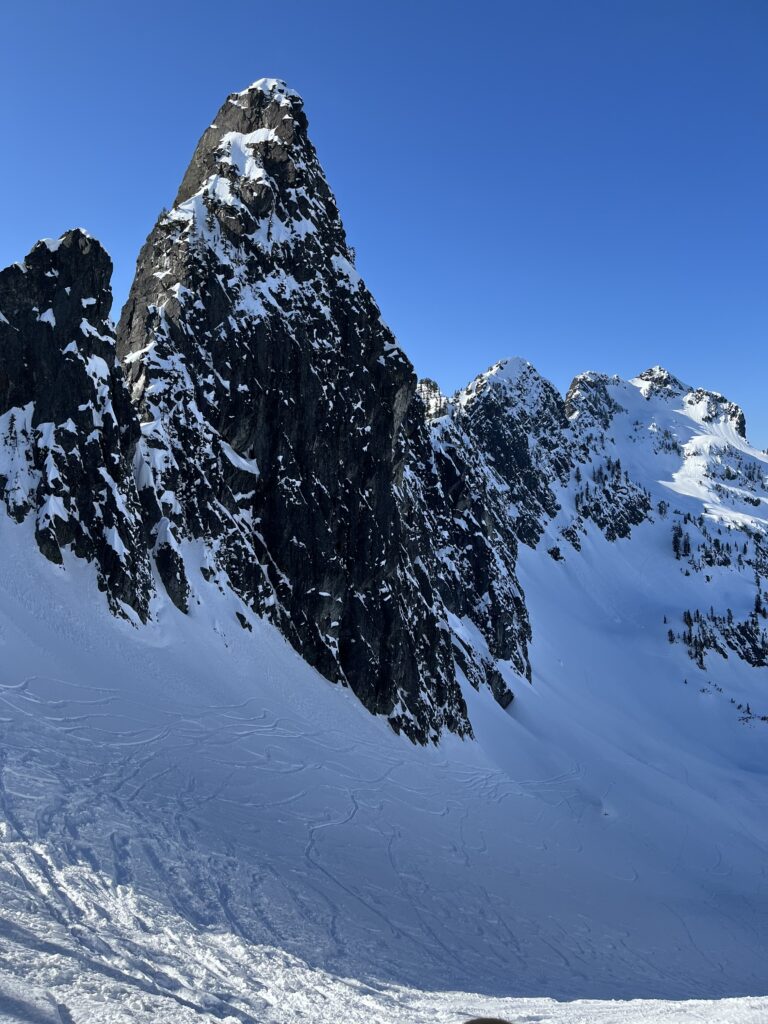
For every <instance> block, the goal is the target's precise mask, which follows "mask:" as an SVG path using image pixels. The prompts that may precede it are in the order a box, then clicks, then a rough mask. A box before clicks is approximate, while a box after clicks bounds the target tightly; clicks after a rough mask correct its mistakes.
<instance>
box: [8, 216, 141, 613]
mask: <svg viewBox="0 0 768 1024" xmlns="http://www.w3.org/2000/svg"><path fill="white" fill-rule="evenodd" d="M111 273H112V263H111V261H110V259H109V257H108V256H107V254H106V252H105V251H104V249H103V248H102V247H101V246H100V245H99V243H98V242H97V241H95V240H94V239H92V238H90V237H89V236H88V235H87V234H85V233H84V232H83V231H79V230H75V231H69V232H67V234H65V235H63V236H62V237H61V238H60V239H57V240H56V241H53V240H47V241H43V242H38V243H37V245H36V246H35V247H34V248H33V249H32V251H31V252H30V254H29V255H28V256H27V258H26V259H25V260H24V262H23V263H15V264H13V266H10V267H8V268H7V269H5V270H3V271H0V498H2V500H3V501H4V502H5V505H6V508H7V510H8V512H9V513H10V515H11V516H13V518H14V519H16V520H17V521H19V522H20V521H22V520H23V519H25V518H26V517H27V516H28V515H30V514H33V515H34V521H35V536H36V538H37V542H38V545H39V547H40V549H41V551H42V552H43V554H45V555H46V556H47V557H48V558H49V559H51V560H52V561H54V562H61V561H62V551H63V549H71V550H72V551H73V552H74V553H75V554H76V555H79V556H81V557H83V558H86V559H88V561H92V562H95V563H96V566H97V570H98V580H99V585H100V586H101V587H102V588H103V589H104V590H106V592H107V595H108V599H109V602H110V606H111V607H112V608H113V610H114V611H116V612H119V613H121V614H130V612H129V611H128V609H132V610H133V612H135V613H136V614H137V615H138V616H139V618H141V619H146V617H147V614H148V608H149V599H150V593H151V589H152V588H151V572H150V564H149V559H148V557H147V552H146V547H145V544H144V538H143V534H142V523H141V515H140V508H139V501H138V496H137V492H136V487H135V484H134V479H133V472H132V461H133V453H134V449H135V446H136V443H137V441H138V437H139V426H138V420H137V419H136V414H135V412H134V410H133V407H132V405H131V402H130V400H129V397H128V392H127V391H126V388H125V384H124V381H123V374H122V370H121V368H120V365H119V364H118V363H117V362H116V359H115V338H114V332H113V329H112V326H111V324H110V323H109V310H110V307H111V304H112V294H111V291H110V287H109V281H110V275H111Z"/></svg>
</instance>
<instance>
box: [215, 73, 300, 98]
mask: <svg viewBox="0 0 768 1024" xmlns="http://www.w3.org/2000/svg"><path fill="white" fill-rule="evenodd" d="M253 92H260V93H263V94H264V95H265V96H284V97H285V99H286V101H288V100H300V101H301V96H299V94H298V93H297V92H296V91H295V89H290V88H289V87H288V85H287V84H286V83H285V82H284V81H283V79H282V78H257V79H256V81H255V82H252V83H251V84H250V85H249V86H248V87H247V88H246V89H243V90H241V91H240V92H238V93H233V94H232V95H233V96H244V97H248V96H249V94H250V93H253ZM231 100H232V97H230V101H231Z"/></svg>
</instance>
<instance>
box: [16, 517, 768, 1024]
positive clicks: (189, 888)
mask: <svg viewBox="0 0 768 1024" xmlns="http://www.w3.org/2000/svg"><path fill="white" fill-rule="evenodd" d="M30 525H31V524H29V523H26V524H22V525H21V526H19V525H16V524H14V523H13V522H12V521H11V520H10V519H9V518H8V517H6V516H2V517H0V550H1V551H2V558H0V574H1V577H2V578H1V579H0V591H1V595H0V605H1V609H2V611H1V613H0V649H1V650H2V688H1V690H0V700H1V704H0V726H1V727H2V751H3V770H2V789H1V790H0V809H1V811H2V819H3V824H2V829H3V837H2V838H3V841H2V846H1V847H0V855H1V856H2V868H1V869H0V951H1V955H2V963H3V967H2V976H1V978H0V991H2V993H3V995H2V999H3V1002H2V1003H0V1006H2V1013H3V1016H2V1019H3V1020H13V1021H40V1022H42V1021H57V1022H58V1021H63V1022H72V1021H74V1022H78V1024H79V1022H85V1021H94V1020H98V1021H104V1022H107V1021H109V1022H111V1021H120V1022H124V1021H125V1022H128V1021H142V1022H143V1021H147V1022H149V1021H153V1022H165V1021H174V1022H177V1021H178V1022H183V1021H192V1020H195V1021H198V1020H211V1021H213V1020H225V1021H240V1022H251V1021H265V1022H266V1021H269V1022H278V1021H279V1022H283V1021H286V1022H287V1021H300V1020H307V1021H318V1022H325V1021H328V1022H331V1021H341V1020H345V1021H358V1020H359V1021H370V1020H373V1021H381V1022H388V1021H413V1022H416V1021H425V1022H426V1021H441V1022H448V1021H459V1020H462V1019H465V1018H467V1017H468V1016H470V1015H472V1014H478V1013H481V1012H482V1013H485V1014H493V1015H501V1016H504V1017H507V1018H508V1019H510V1020H513V1021H517V1022H522V1021H525V1022H533V1021H537V1022H538V1021H542V1022H543V1021H553V1022H556V1021H562V1022H568V1024H572V1022H573V1024H575V1022H581V1021H584V1022H586V1021H594V1022H601V1021H605V1022H606V1024H607V1022H608V1021H612V1022H616V1021H622V1022H623V1021H628V1022H633V1021H665V1022H666V1021H670V1022H671V1021H681V1022H683V1021H685V1022H688V1021H718V1022H726V1021H729V1022H730V1021H733V1022H736V1021H739V1022H742V1021H743V1022H753V1021H754V1022H757V1021H764V1020H768V999H757V998H742V999H736V1000H733V999H727V1000H723V1001H722V1002H712V1003H706V1002H684V1003H678V1002H668V1001H664V1002H655V1001H651V1002H648V1001H641V1002H621V1003H611V1002H598V1003H592V1002H583V1001H576V1002H555V1001H554V1000H553V999H551V998H548V999H542V998H531V999H526V998H519V997H522V996H528V997H535V996H541V995H542V994H544V993H546V994H547V995H549V996H554V997H556V998H558V999H562V1000H568V999H580V998H583V997H595V998H597V997H603V998H614V999H619V998H621V999H632V998H634V997H640V996H658V997H662V998H663V999H665V1000H674V999H680V998H690V997H691V996H693V995H694V994H695V995H697V996H702V997H704V996H706V997H721V996H725V995H746V994H748V993H753V994H759V993H760V992H762V991H765V989H766V987H767V986H766V934H767V927H766V906H767V904H766V865H767V864H768V860H767V859H766V849H767V846H768V836H767V835H766V832H767V831H768V829H767V828H766V823H767V822H768V815H767V814H766V803H767V802H768V790H766V785H765V782H766V780H765V764H766V761H765V742H766V736H765V729H764V727H761V723H759V724H758V725H757V726H749V725H747V726H745V725H744V724H743V723H741V722H739V720H738V718H737V717H736V716H735V715H732V714H727V713H725V714H724V713H722V712H723V710H724V709H723V708H722V707H720V706H719V705H720V704H722V703H723V699H722V698H718V697H717V696H712V695H711V694H701V693H699V692H697V690H696V688H695V687H694V686H692V685H688V686H686V685H685V684H684V683H683V677H684V676H685V675H686V674H687V675H688V676H693V670H692V667H691V662H690V659H688V658H687V656H686V655H685V653H684V651H683V650H682V649H680V650H679V651H678V652H677V653H679V676H680V678H679V679H674V678H673V679H670V678H669V673H668V671H667V662H666V661H664V662H661V661H660V660H659V642H658V636H657V634H658V633H659V626H658V622H657V621H656V619H657V618H660V617H661V613H662V609H663V608H666V607H669V608H670V609H671V608H672V607H674V606H675V603H676V602H677V601H678V597H677V595H676V594H675V592H674V590H673V589H670V588H669V587H668V586H667V585H666V584H665V588H664V589H661V588H660V587H659V586H658V578H659V574H661V572H662V566H663V565H664V564H667V562H668V557H669V556H668V552H666V551H663V550H661V539H659V548H660V550H659V552H658V554H657V555H655V554H654V550H653V545H652V544H649V545H644V546H641V545H636V544H623V545H621V544H615V543H614V544H609V543H608V542H607V541H605V540H604V539H602V538H600V537H598V538H595V539H593V540H592V541H590V543H589V544H588V545H586V546H585V548H584V549H583V551H582V553H581V554H580V555H579V557H578V558H575V557H574V558H566V560H565V561H564V562H556V561H554V560H552V559H549V558H541V556H540V555H536V554H535V553H533V552H530V551H525V550H524V549H522V550H521V573H522V577H521V578H522V579H523V582H524V586H525V589H526V596H527V600H528V602H529V608H530V611H531V615H532V620H533V627H534V637H535V641H534V651H533V664H534V666H535V673H534V680H533V685H532V686H530V687H527V688H526V689H523V690H521V689H520V688H519V686H518V688H517V690H518V692H517V699H516V701H515V702H514V704H513V705H512V708H511V709H510V710H509V711H503V710H502V709H501V708H500V707H499V706H498V705H497V704H496V703H495V702H494V701H493V699H492V698H491V696H490V694H489V693H487V692H486V693H481V694H478V693H476V692H475V691H474V690H472V689H471V688H469V687H467V688H466V696H467V699H468V702H469V705H470V715H471V718H472V721H473V723H474V727H475V731H476V734H477V742H462V741H460V740H458V739H456V738H454V737H451V736H447V737H446V738H445V739H444V740H443V742H442V744H441V746H440V747H438V748H434V747H429V748H426V749H422V748H417V747H414V746H412V745H411V744H410V743H409V742H408V741H407V740H405V739H403V738H399V737H397V736H395V735H394V734H393V733H392V731H391V730H390V728H389V727H388V725H387V724H386V722H385V721H384V720H382V719H377V718H374V717H372V716H371V715H370V714H369V713H368V712H367V711H366V710H365V709H364V708H363V707H362V706H361V705H360V704H359V702H358V701H357V700H356V699H355V698H354V697H353V696H352V694H351V693H350V692H349V691H347V690H344V689H342V688H341V687H338V686H332V685H331V684H329V683H327V682H326V681H325V680H323V679H322V678H321V677H320V676H318V675H317V673H315V672H314V671H313V670H311V669H309V668H308V667H307V666H306V665H305V664H304V663H303V662H302V661H301V660H300V659H299V657H298V656H297V655H296V654H295V653H294V652H293V651H292V650H291V649H290V648H289V647H288V645H287V644H286V643H285V642H284V641H283V639H282V638H281V637H280V636H279V634H278V633H277V632H276V631H275V630H274V629H273V628H272V627H270V626H267V625H266V624H265V623H263V622H261V621H260V620H258V619H253V621H252V623H251V625H252V632H248V631H244V630H243V629H242V628H241V626H240V625H239V623H238V621H237V619H236V618H235V615H234V612H235V610H236V609H237V610H239V609H241V608H242V605H241V604H240V603H239V602H236V599H235V598H234V597H231V596H227V595H223V594H219V595H218V596H217V597H216V599H215V600H214V599H213V598H210V599H209V600H208V601H207V602H206V604H205V605H204V606H203V605H200V606H198V607H196V608H194V610H193V612H192V614H191V615H190V616H189V617H185V616H183V615H181V614H180V613H179V612H178V611H177V610H176V609H174V608H173V606H172V605H170V603H165V604H158V605H157V607H156V608H155V609H154V621H153V622H152V623H151V624H150V625H149V626H148V627H144V628H141V629H136V628H134V627H133V626H131V625H130V624H128V623H126V622H122V621H119V620H117V619H115V618H114V617H112V616H111V615H110V614H109V612H108V611H107V608H106V605H105V602H104V601H103V598H102V596H101V595H100V594H99V593H98V591H97V590H96V588H95V587H94V586H93V579H92V578H91V570H90V567H89V566H87V565H85V564H83V563H81V562H79V561H78V560H76V559H74V558H73V559H70V560H69V561H68V562H67V563H66V567H65V568H64V569H61V568H59V567H56V566H54V565H52V564H49V563H48V562H47V561H45V560H44V559H42V558H40V557H39V555H38V554H37V552H36V548H35V546H34V540H33V537H32V533H31V529H30V528H29V527H30ZM649 529H650V530H651V531H652V530H653V527H651V528H649ZM608 554H610V558H611V560H610V561H608V558H607V555H608ZM191 561H192V558H191V557H190V558H189V559H188V562H191ZM667 576H668V573H667ZM681 579H682V580H683V583H684V582H685V577H681ZM638 580H640V581H642V582H641V583H640V586H639V590H638ZM630 584H632V585H630ZM198 585H199V587H200V589H201V590H202V589H203V586H204V584H203V581H202V580H199V581H198ZM682 585H683V584H681V586H682ZM558 608H560V609H562V612H561V613H560V614H555V613H554V612H553V609H558ZM566 608H567V609H568V610H569V616H570V617H569V616H566V614H565V609H566ZM596 637H599V641H600V649H601V655H600V662H599V664H600V667H601V668H600V671H599V672H598V671H596V670H595V669H594V668H593V669H592V670H589V669H588V668H587V667H586V666H587V665H590V664H592V665H594V645H595V642H596ZM638 637H639V641H638ZM629 639H631V640H632V657H631V658H628V657H627V643H628V640H629ZM662 639H663V631H662ZM663 650H664V654H665V657H668V652H667V651H666V648H664V649H663ZM657 667H658V668H659V671H658V672H656V671H654V670H655V668H657ZM662 668H663V669H664V670H663V671H662ZM735 668H736V665H735V663H734V665H729V672H730V671H731V670H732V669H735ZM743 671H744V673H749V672H754V670H752V669H749V668H748V667H746V666H744V669H743ZM735 680H736V682H735V685H738V672H737V673H736V676H735ZM745 685H746V684H745ZM471 992H476V993H478V995H470V994H467V993H471ZM510 994H514V996H515V997H518V998H498V997H503V996H508V995H510ZM494 997H496V998H494Z"/></svg>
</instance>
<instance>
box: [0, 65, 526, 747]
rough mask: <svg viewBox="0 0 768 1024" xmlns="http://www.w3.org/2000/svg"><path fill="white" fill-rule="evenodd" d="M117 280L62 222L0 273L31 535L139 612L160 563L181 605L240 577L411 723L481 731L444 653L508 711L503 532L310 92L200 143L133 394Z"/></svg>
mask: <svg viewBox="0 0 768 1024" xmlns="http://www.w3.org/2000/svg"><path fill="white" fill-rule="evenodd" d="M108 278H109V264H108V259H107V257H106V256H105V254H104V253H103V250H101V249H100V247H99V246H98V244H97V243H95V242H93V241H91V240H87V239H86V238H85V236H84V235H80V234H77V233H75V234H73V235H72V236H71V237H70V236H65V238H64V239H63V240H61V242H60V243H48V244H42V245H38V246H37V247H36V248H35V250H33V253H32V254H31V255H30V257H29V258H28V260H27V261H26V264H25V265H24V267H23V268H21V269H19V268H10V269H9V270H8V271H6V272H5V277H4V279H3V280H4V282H7V283H5V284H4V288H5V293H10V294H11V298H6V299H4V300H3V301H2V302H0V309H3V311H4V313H5V315H6V316H7V318H8V321H9V323H7V324H6V323H3V325H2V327H3V341H4V344H3V349H2V355H1V356H0V382H2V388H1V389H0V398H2V402H3V406H2V411H3V412H5V413H6V419H4V420H3V423H4V429H3V438H4V441H3V443H4V445H5V450H6V451H7V453H8V454H7V455H6V456H5V457H4V463H3V466H4V467H7V468H8V471H7V472H6V468H3V470H2V476H0V484H2V487H3V492H4V495H5V497H6V502H7V504H8V507H9V510H11V512H12V514H14V515H15V516H16V517H17V518H23V517H24V516H25V515H26V514H27V513H28V512H30V511H34V512H35V514H36V516H37V536H38V540H39V543H40V547H41V549H42V550H43V552H44V553H45V554H46V555H48V556H49V557H52V558H56V559H60V558H61V549H62V547H70V548H72V550H73V551H74V552H75V554H78V555H83V556H85V557H86V558H89V559H92V560H94V561H95V562H96V563H97V565H98V568H99V578H100V580H101V581H102V585H103V586H105V588H106V589H107V591H108V594H109V598H110V602H111V604H112V607H113V608H114V609H115V610H116V611H121V610H122V611H126V610H127V609H133V610H134V611H135V612H136V613H138V616H139V617H140V618H144V617H146V615H147V614H149V613H150V610H151V604H152V583H151V579H152V577H151V573H150V568H149V566H150V564H152V565H153V566H154V567H155V568H156V570H157V576H158V577H159V580H161V581H162V586H163V588H164V589H165V591H167V594H168V595H169V596H170V598H171V600H172V601H173V602H174V604H175V605H176V606H177V607H178V608H179V609H180V610H181V611H182V612H188V611H189V609H190V607H191V606H192V605H193V603H194V602H195V601H199V600H204V599H205V590H206V587H209V586H217V587H219V588H229V589H231V590H232V591H234V593H235V594H236V595H238V596H239V598H240V599H242V601H243V602H244V604H245V605H246V606H247V607H248V608H249V609H250V610H252V611H253V612H256V613H258V614H261V615H267V616H269V617H270V618H271V619H272V620H273V621H274V622H275V623H276V624H277V625H278V626H279V628H280V629H281V630H282V631H283V633H284V634H285V635H286V637H288V639H289V640H290V641H291V643H293V644H294V646H295V647H296V648H297V649H298V650H299V651H300V652H301V654H302V655H303V656H304V657H305V658H306V659H307V660H308V661H309V662H310V663H311V664H313V665H314V666H316V667H317V668H318V669H319V670H320V672H322V673H323V674H324V675H325V676H327V677H328V678H329V679H332V680H340V681H344V682H346V683H348V684H349V685H350V686H351V687H352V689H353V690H354V691H355V692H356V693H357V694H358V696H359V697H360V699H361V700H362V701H363V702H364V703H365V705H366V706H367V707H368V708H370V710H371V711H373V712H376V713H381V714H384V715H387V716H388V717H389V719H390V721H391V722H392V724H393V726H394V727H395V728H396V729H398V730H403V731H405V732H406V733H407V734H408V735H409V736H410V737H411V738H413V739H415V740H418V741H421V742H424V741H426V740H427V739H430V738H431V739H436V738H437V737H438V736H439V734H440V733H441V731H442V730H444V729H449V730H452V731H455V732H457V733H459V734H469V733H470V732H471V726H470V723H469V720H468V717H467V711H466V705H465V702H464V699H463V697H462V694H461V689H460V685H459V680H458V679H457V666H458V667H459V668H460V669H461V670H462V671H463V672H464V673H465V674H466V676H467V678H468V679H469V681H470V682H471V683H472V684H473V685H474V686H476V687H479V686H482V685H488V686H490V688H491V690H492V692H493V693H494V695H495V696H496V697H497V699H498V700H499V701H500V703H502V705H504V706H506V705H507V704H508V703H509V702H510V701H511V699H512V692H511V690H510V688H509V685H508V683H507V682H506V681H505V677H506V678H509V679H512V680H514V679H515V678H519V677H525V676H526V675H529V671H530V670H529V667H528V660H527V648H526V644H527V639H528V636H529V627H528V622H527V616H526V612H525V607H524V603H523V600H522V595H521V593H520V589H519V587H518V585H517V581H516V579H515V573H514V567H515V557H516V538H515V533H514V530H513V529H512V528H511V524H510V521H509V518H508V517H507V516H506V514H505V512H504V510H503V508H502V507H501V505H500V503H499V500H498V495H497V494H495V493H494V490H493V487H491V486H489V484H488V481H487V479H486V474H485V472H484V470H483V465H482V458H481V456H479V455H478V454H477V453H473V452H472V451H471V450H470V448H469V447H468V446H467V444H466V443H465V438H464V437H463V436H462V435H461V433H460V431H456V432H455V436H452V437H451V438H450V439H449V442H448V443H447V444H446V445H443V446H442V448H441V452H440V457H439V458H438V459H436V457H435V452H434V449H433V444H432V440H431V438H430V432H429V430H428V428H427V425H426V418H425V411H424V406H423V403H422V402H421V400H420V399H419V397H418V396H417V394H416V379H415V376H414V374H413V370H412V367H411V364H410V363H409V361H408V359H407V358H406V357H405V355H404V354H403V353H402V351H401V350H400V348H399V347H398V346H397V344H396V342H395V339H394V338H393V336H392V334H391V333H390V331H389V330H388V328H387V327H386V325H385V324H384V323H383V321H382V319H381V315H380V312H379V309H378V307H377V306H376V304H375V302H374V300H373V298H372V296H371V294H370V292H369V291H368V290H367V288H366V287H365V285H364V284H363V282H362V281H361V279H360V277H359V275H358V274H357V273H356V271H355V268H354V260H353V254H352V253H351V251H350V249H349V247H348V245H347V241H346V237H345V234H344V229H343V226H342V224H341V220H340V218H339V214H338V210H337V207H336V203H335V201H334V198H333V195H332V193H331V191H330V189H329V187H328V184H327V182H326V180H325V177H324V174H323V172H322V169H321V167H320V164H319V162H318V160H317V156H316V153H315V150H314V148H313V146H312V143H311V142H310V141H309V138H308V135H307V119H306V117H305V115H304V112H303V104H302V101H301V99H300V97H299V96H298V95H297V94H296V93H294V92H292V91H291V90H289V89H288V88H286V86H285V85H284V84H283V83H282V82H279V81H275V80H261V81H259V82H257V83H255V84H254V85H253V86H251V87H250V88H249V89H247V90H245V91H244V92H242V93H238V94H233V95H232V96H230V97H229V98H228V99H227V101H226V102H225V104H224V106H223V107H222V108H221V110H220V111H219V112H218V114H217V115H216V118H215V121H214V123H213V124H212V125H211V126H210V127H209V128H208V129H207V130H206V132H205V133H204V135H203V137H202V139H201V140H200V142H199V144H198V146H197V149H196V150H195V153H194V156H193V158H192V161H191V163H190V166H189V169H188V170H187V173H186V175H185V176H184V180H183V182H182V185H181V188H180V190H179V194H178V196H177V198H176V201H175V203H174V205H173V208H172V209H171V211H170V212H169V213H167V214H164V215H163V216H162V217H161V218H160V219H159V221H158V223H157V224H156V225H155V227H154V229H153V230H152V232H151V234H150V236H149V238H148V240H147V242H146V244H145V246H144V248H143V250H142V252H141V254H140V256H139V260H138V264H137V271H136V278H135V281H134V283H133V287H132V289H131V292H130V296H129V299H128V302H127V304H126V306H125V309H124V311H123V315H122V317H121V320H120V324H119V327H118V330H117V351H118V354H119V357H120V360H121V362H122V366H123V368H124V370H125V375H126V378H127V384H128V388H129V392H130V398H128V396H127V392H126V390H125V388H124V385H123V380H122V376H121V371H120V368H119V366H117V365H116V364H115V358H114V341H113V335H112V332H111V330H110V327H109V325H108V323H107V320H106V317H107V310H108V308H109V291H108ZM92 282H94V283H92ZM5 293H4V294H5ZM92 293H94V295H95V305H94V304H87V303H90V302H91V299H92V298H93V297H94V296H93V295H92ZM51 310H52V312H51V313H50V316H49V311H51ZM6 338H8V339H10V340H8V341H6V340H5V339H6ZM70 364H71V365H70ZM28 367H31V371H30V370H29V369H27V368H28ZM71 367H72V368H71ZM22 368H24V369H22ZM73 373H77V374H79V376H78V377H77V379H76V380H72V381H71V382H70V378H71V377H72V374H73ZM62 385H64V386H62ZM64 396H67V398H66V399H65V397H64ZM50 402H53V403H54V404H56V406H57V407H56V408H55V409H54V410H51V411H49V410H48V408H47V403H50ZM62 403H63V407H61V408H59V406H60V405H62ZM91 410H92V411H91ZM84 418H85V419H87V420H88V422H87V423H86V422H84ZM91 420H93V422H91ZM448 448H450V455H449V457H447V458H446V457H445V453H446V452H447V451H448ZM65 462H66V466H65V465H64V463H65ZM60 463H61V464H60ZM81 506H83V507H82V508H81ZM85 506H87V509H85ZM245 611H246V609H245V608H244V609H243V610H242V612H241V613H238V615H239V618H240V620H241V621H242V623H243V624H244V625H245V626H247V614H243V613H244V612H245ZM462 622H463V623H464V624H463V625H462Z"/></svg>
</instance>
